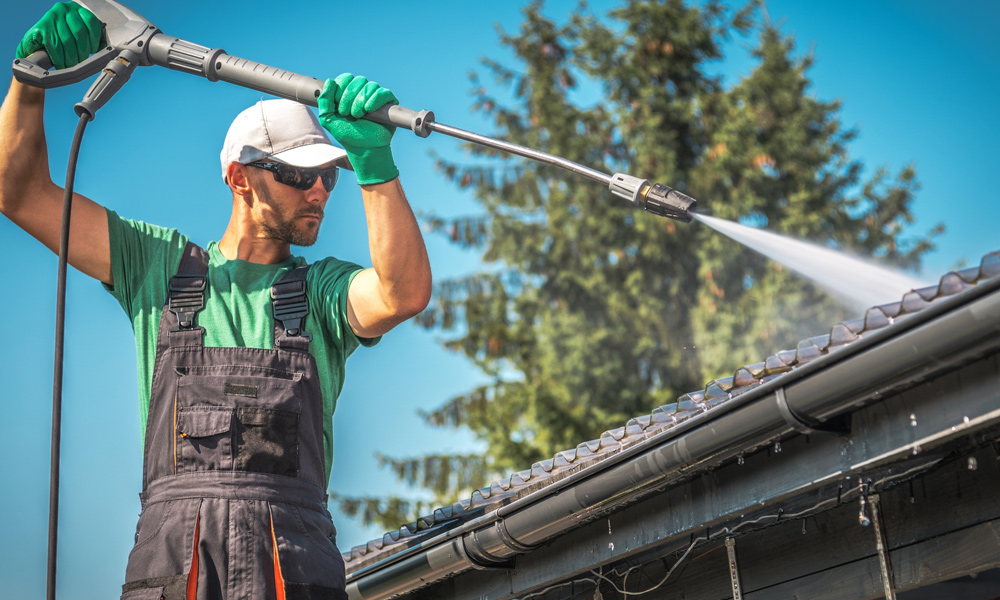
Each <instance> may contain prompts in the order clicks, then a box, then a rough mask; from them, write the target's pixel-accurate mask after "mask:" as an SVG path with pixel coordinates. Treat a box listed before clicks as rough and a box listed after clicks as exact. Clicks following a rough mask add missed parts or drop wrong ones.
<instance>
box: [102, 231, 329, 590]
mask: <svg viewBox="0 0 1000 600" xmlns="http://www.w3.org/2000/svg"><path fill="white" fill-rule="evenodd" d="M307 269H308V266H304V267H299V268H297V269H294V270H292V271H291V272H289V273H288V274H287V275H286V276H285V277H284V278H283V279H282V280H281V281H279V282H278V283H276V284H274V286H272V288H271V298H272V304H273V311H274V340H275V343H274V349H260V348H206V347H205V346H204V344H203V340H202V337H203V334H204V331H205V330H204V329H203V328H202V327H199V326H197V324H196V320H195V318H196V315H197V313H198V311H199V310H201V309H202V308H203V307H204V302H205V290H206V289H207V286H206V278H207V273H208V255H207V254H206V253H205V251H204V250H202V249H201V248H199V247H198V246H195V245H194V244H191V243H189V244H188V245H187V248H186V249H185V252H184V257H183V259H182V260H181V264H180V267H179V268H178V270H177V275H176V276H174V277H173V278H172V279H171V280H170V287H169V291H168V298H167V302H166V305H165V306H164V310H163V316H162V317H161V319H160V325H159V332H158V335H157V346H156V363H155V366H154V369H153V385H152V390H151V394H150V401H149V416H148V419H147V422H146V444H145V449H144V455H143V493H142V494H141V498H142V514H141V515H140V516H139V524H138V526H137V527H136V543H135V547H134V548H133V549H132V552H131V554H130V555H129V559H128V567H127V569H126V574H125V582H126V583H125V585H124V586H123V588H122V598H123V600H125V599H127V600H147V599H148V600H158V599H160V598H163V599H165V600H222V599H226V600H237V599H252V600H257V599H262V600H314V599H322V600H328V599H329V600H344V599H346V598H347V594H346V593H345V592H344V585H345V580H344V561H343V558H342V557H341V555H340V552H339V551H338V550H337V546H336V543H335V536H336V532H335V529H334V527H333V521H332V520H331V518H330V513H329V512H328V511H327V508H326V493H325V481H326V478H325V473H326V470H325V464H324V463H325V461H324V453H323V401H322V397H321V394H320V386H319V377H318V372H317V369H316V362H315V360H314V359H313V357H312V355H310V354H309V351H308V348H309V341H310V339H311V336H310V335H309V334H307V333H306V332H305V331H303V330H302V327H303V325H304V323H305V316H306V315H307V314H308V312H309V304H308V301H307V299H306V293H305V292H306V290H305V275H306V271H307Z"/></svg>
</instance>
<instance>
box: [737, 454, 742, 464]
mask: <svg viewBox="0 0 1000 600" xmlns="http://www.w3.org/2000/svg"><path fill="white" fill-rule="evenodd" d="M743 463H744V460H743V455H742V454H740V455H738V456H737V457H736V464H738V465H742V464H743Z"/></svg>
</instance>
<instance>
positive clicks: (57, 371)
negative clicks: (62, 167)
mask: <svg viewBox="0 0 1000 600" xmlns="http://www.w3.org/2000/svg"><path fill="white" fill-rule="evenodd" d="M92 118H93V117H91V116H90V115H88V114H86V113H85V114H82V115H80V122H79V123H78V124H77V126H76V133H75V134H74V135H73V146H72V147H71V148H70V151H69V164H68V165H67V167H66V191H65V194H64V195H63V210H62V231H61V233H60V236H59V275H58V283H57V285H56V353H55V364H54V366H53V368H52V450H51V464H50V466H49V562H48V574H47V579H46V588H45V598H46V600H55V598H56V546H57V544H58V538H59V438H60V437H61V435H62V380H63V337H64V333H65V328H64V327H63V324H64V322H65V321H66V264H67V258H68V254H69V221H70V213H71V212H72V209H73V181H74V179H76V161H77V159H78V158H79V156H80V142H81V141H82V140H83V130H84V129H86V128H87V122H88V121H90V120H91V119H92Z"/></svg>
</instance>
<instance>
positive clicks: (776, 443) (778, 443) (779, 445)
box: [774, 440, 781, 453]
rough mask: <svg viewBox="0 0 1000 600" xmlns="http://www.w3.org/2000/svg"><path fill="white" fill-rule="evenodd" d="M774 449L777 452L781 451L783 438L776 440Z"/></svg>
mask: <svg viewBox="0 0 1000 600" xmlns="http://www.w3.org/2000/svg"><path fill="white" fill-rule="evenodd" d="M774 451H775V452H776V453H777V452H781V440H778V441H777V442H774Z"/></svg>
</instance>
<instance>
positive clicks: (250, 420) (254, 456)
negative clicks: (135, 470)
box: [174, 367, 302, 477]
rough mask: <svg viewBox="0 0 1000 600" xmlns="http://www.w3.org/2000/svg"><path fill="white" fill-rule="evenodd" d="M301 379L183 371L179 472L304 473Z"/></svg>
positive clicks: (240, 371)
mask: <svg viewBox="0 0 1000 600" xmlns="http://www.w3.org/2000/svg"><path fill="white" fill-rule="evenodd" d="M299 384H300V377H298V376H297V374H296V373H290V372H286V371H277V370H273V369H260V370H250V369H248V368H246V367H230V368H226V367H201V368H197V369H185V370H180V369H179V370H178V380H177V396H176V409H175V417H176V418H175V423H176V431H175V438H174V439H175V453H174V456H175V465H176V469H175V472H177V473H183V472H190V471H205V470H235V471H252V472H257V473H274V474H278V475H286V476H289V477H296V476H297V475H298V473H299V417H300V414H301V402H302V397H301V394H302V392H301V390H299V389H298V388H299V387H300V385H299Z"/></svg>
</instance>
